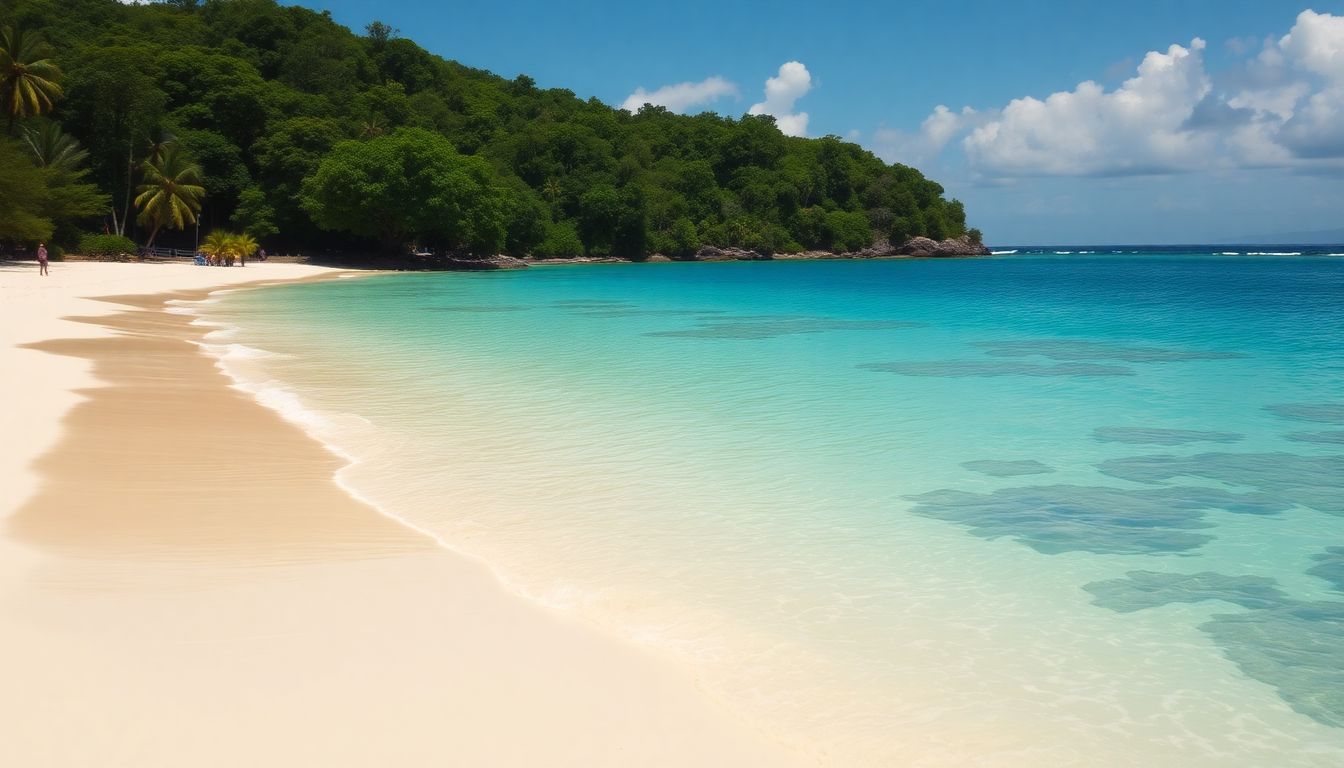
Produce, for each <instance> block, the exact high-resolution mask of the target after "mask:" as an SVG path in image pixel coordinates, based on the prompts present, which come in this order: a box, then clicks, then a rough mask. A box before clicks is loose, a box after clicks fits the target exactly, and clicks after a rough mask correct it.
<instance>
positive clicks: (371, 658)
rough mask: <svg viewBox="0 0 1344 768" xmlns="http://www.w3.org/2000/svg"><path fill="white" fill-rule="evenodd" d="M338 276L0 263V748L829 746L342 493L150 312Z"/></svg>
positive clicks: (601, 757)
mask: <svg viewBox="0 0 1344 768" xmlns="http://www.w3.org/2000/svg"><path fill="white" fill-rule="evenodd" d="M335 274H337V273H336V272H335V271H333V270H326V269H322V268H317V267H309V266H300V265H291V264H278V263H254V264H249V265H248V266H247V267H245V268H234V269H224V268H206V267H193V266H188V265H178V264H111V263H80V262H76V263H54V264H52V266H51V275H50V276H49V277H46V278H43V277H39V276H38V274H37V266H36V264H33V263H0V370H3V372H4V375H3V377H0V381H3V387H4V390H3V392H4V398H3V399H4V403H5V405H4V407H3V408H0V436H3V441H2V442H3V450H0V487H3V488H4V489H5V491H4V493H3V494H0V680H3V683H2V684H0V722H3V723H5V728H4V732H5V736H4V738H0V765H6V766H92V765H97V766H117V765H125V766H137V767H149V766H174V767H176V766H240V765H248V766H303V765H314V766H316V765H321V766H429V765H433V766H457V765H460V766H487V765H488V766H512V765H519V766H568V765H573V766H633V765H638V766H655V765H667V766H674V765H675V766H688V765H732V766H751V765H757V766H787V765H807V764H817V763H818V762H820V761H821V758H819V757H816V756H804V755H800V754H799V753H797V752H795V751H793V750H791V749H789V748H786V747H784V746H782V745H779V744H775V743H773V742H772V741H770V740H768V739H767V738H766V737H764V736H762V735H760V734H759V733H758V732H757V731H756V730H754V729H753V728H751V727H750V726H749V724H747V723H745V722H743V721H741V720H739V719H738V718H737V717H736V716H735V715H733V714H731V713H729V712H727V711H725V710H723V709H721V708H720V707H719V706H718V705H717V704H716V703H715V702H713V701H711V700H710V699H709V698H708V697H707V696H706V695H704V694H703V693H702V692H701V691H700V690H699V689H698V687H697V685H696V681H695V680H694V679H693V677H692V675H691V674H690V673H689V672H688V671H687V670H685V669H683V668H682V667H680V666H678V665H677V664H676V663H675V662H673V661H672V660H670V659H666V658H663V657H661V656H659V655H657V654H656V653H655V652H654V651H651V650H649V649H645V648H641V647H636V646H633V645H630V644H627V643H625V642H623V641H620V640H618V639H616V638H612V637H608V636H607V635H605V634H603V633H601V632H599V631H597V630H595V629H593V628H591V627H588V626H585V625H582V624H580V623H577V622H576V621H574V620H572V619H570V618H569V617H567V616H565V615H562V614H557V613H553V612H550V611H548V610H546V609H543V608H541V607H539V606H537V605H534V604H532V603H529V602H528V601H526V600H524V599H522V598H520V597H517V596H515V595H513V594H511V593H509V592H507V591H506V590H504V589H503V588H502V587H501V586H500V585H499V584H498V583H497V582H496V580H495V579H494V577H493V576H492V575H491V574H490V573H489V572H488V571H487V569H486V568H485V567H484V566H482V565H481V564H479V563H476V562H473V561H470V560H468V559H466V558H463V557H461V556H458V555H457V554H455V553H453V552H450V551H448V550H445V549H443V548H441V547H439V546H437V545H435V544H434V542H432V541H430V540H429V539H427V538H425V537H423V536H421V535H420V534H418V533H416V532H415V531H413V530H410V529H408V528H406V527H404V526H402V525H400V524H398V523H397V522H396V521H394V520H391V519H390V518H387V517H385V516H383V515H381V514H380V513H379V512H378V511H377V510H375V509H373V508H371V507H369V506H367V505H365V504H363V503H362V502H360V501H358V500H356V499H354V498H352V497H350V496H348V495H347V494H345V493H344V492H343V491H342V490H341V489H340V488H339V487H338V486H337V485H336V484H335V482H333V480H332V475H333V473H334V472H335V471H336V470H337V469H338V468H339V467H340V466H341V462H340V460H339V459H338V458H337V457H336V456H334V455H333V454H331V453H329V452H328V451H326V450H325V449H324V448H323V447H322V446H321V445H319V444H318V443H316V442H315V441H313V440H312V439H311V438H309V437H308V436H307V435H305V434H304V433H303V432H302V431H301V430H300V429H299V428H298V427H296V426H294V425H292V424H290V423H288V422H286V421H284V420H283V419H282V418H281V417H280V416H278V415H277V414H276V413H274V412H272V411H270V410H267V409H266V408H263V407H262V406H260V405H258V404H257V403H256V402H254V401H253V400H252V399H251V397H250V396H248V395H246V394H244V393H242V392H240V391H238V390H236V389H233V388H231V387H230V386H229V380H228V379H227V378H226V377H225V376H224V375H223V374H222V373H221V372H219V370H218V369H217V368H216V366H215V364H214V361H213V360H212V359H211V358H209V357H208V356H207V355H205V354H204V353H203V352H202V351H200V350H199V348H198V347H197V346H195V345H194V344H192V343H191V341H192V340H195V339H198V338H199V336H200V335H201V333H202V332H203V329H201V328H200V327H197V326H192V325H190V324H189V320H190V318H188V317H185V316H182V315H176V314H170V313H168V312H165V311H163V307H164V302H165V301H166V300H168V299H171V298H187V299H189V298H199V297H202V296H204V295H205V294H206V293H208V291H210V290H212V289H217V288H223V287H228V286H235V285H242V284H248V283H257V282H264V281H284V280H299V279H320V278H323V277H331V276H334V275H335ZM98 297H116V298H98Z"/></svg>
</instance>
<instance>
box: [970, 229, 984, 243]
mask: <svg viewBox="0 0 1344 768" xmlns="http://www.w3.org/2000/svg"><path fill="white" fill-rule="evenodd" d="M966 236H967V237H969V238H971V242H972V243H975V244H976V245H980V244H981V243H982V242H984V239H985V236H984V235H983V234H981V232H980V230H978V229H976V228H975V227H971V228H970V229H968V230H966Z"/></svg>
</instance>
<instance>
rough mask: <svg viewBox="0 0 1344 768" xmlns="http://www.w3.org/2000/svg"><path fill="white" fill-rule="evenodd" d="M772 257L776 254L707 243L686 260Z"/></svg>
mask: <svg viewBox="0 0 1344 768" xmlns="http://www.w3.org/2000/svg"><path fill="white" fill-rule="evenodd" d="M772 258H774V256H773V255H771V254H768V253H761V252H760V251H749V250H747V249H745V248H732V247H729V248H720V247H718V246H717V245H706V246H703V247H701V248H700V250H698V251H696V252H695V253H694V254H692V255H691V256H689V257H688V258H686V259H684V261H769V260H770V259H772Z"/></svg>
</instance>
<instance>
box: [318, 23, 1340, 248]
mask: <svg viewBox="0 0 1344 768" xmlns="http://www.w3.org/2000/svg"><path fill="white" fill-rule="evenodd" d="M302 4H303V5H307V6H310V7H314V8H320V9H329V10H331V12H332V14H333V16H334V17H335V18H336V19H337V20H338V21H340V22H342V23H344V24H347V25H349V26H351V27H353V28H356V29H359V28H362V27H363V25H364V24H366V23H368V22H369V21H372V20H374V19H379V20H381V21H384V22H386V23H388V24H391V25H392V26H394V27H397V28H399V29H400V30H401V31H402V34H403V35H404V36H406V37H410V38H412V39H414V40H415V41H417V42H418V43H420V44H421V45H423V46H424V47H425V48H427V49H429V50H430V51H433V52H434V53H438V54H440V55H443V56H446V57H448V58H453V59H457V60H459V61H462V62H463V63H465V64H468V65H471V66H475V67H481V68H484V69H489V70H492V71H494V72H496V73H499V74H501V75H504V76H506V77H512V76H514V75H516V74H519V73H525V74H529V75H531V76H532V77H534V78H536V80H537V81H538V83H539V84H540V85H542V86H543V87H564V88H569V89H571V90H573V91H574V92H576V93H577V94H578V95H580V96H582V97H585V98H586V97H590V96H596V97H597V98H599V99H601V100H603V101H605V102H607V103H609V104H612V105H615V106H620V105H621V104H623V103H626V102H627V101H629V103H630V104H632V105H633V104H635V103H637V102H638V101H641V100H646V99H647V100H653V101H660V102H662V103H665V104H667V105H668V106H669V107H670V108H675V109H678V110H681V111H689V112H698V111H703V110H712V111H716V112H720V113H723V114H730V115H739V114H742V113H744V112H747V111H756V112H767V113H770V114H774V115H776V117H777V119H778V120H779V122H780V124H781V127H784V128H786V130H788V131H790V132H793V133H799V134H805V135H808V136H821V135H825V134H836V135H840V136H844V137H847V138H850V139H852V140H854V141H857V142H859V143H860V144H862V145H864V146H866V147H868V148H869V149H872V150H873V151H874V152H877V153H878V154H879V155H880V156H882V157H883V158H884V159H887V160H889V161H899V162H905V163H908V164H910V165H914V166H915V167H918V168H920V169H921V170H923V171H924V172H925V173H926V174H928V175H930V176H931V177H933V178H935V179H937V180H938V181H940V182H941V183H943V185H944V186H945V187H947V188H948V190H949V192H950V193H951V194H953V195H955V196H957V197H959V198H961V199H962V200H963V201H965V203H966V205H967V209H968V211H969V215H970V218H971V220H972V224H975V225H978V226H980V228H981V229H983V230H984V231H985V233H986V237H987V239H989V240H990V241H991V242H994V243H1005V244H1007V243H1022V244H1025V243H1100V242H1117V243H1118V242H1126V243H1133V242H1198V241H1210V240H1221V239H1226V238H1230V237H1235V236H1237V235H1242V234H1257V233H1266V232H1286V231H1307V230H1321V229H1335V228H1340V227H1344V0H1328V1H1326V2H1321V1H1320V0H1298V1H1297V2H1281V1H1280V0H1179V1H1177V0H1129V2H1125V3H1116V2H1099V1H1097V0H1073V1H1072V2H1063V1H1061V2H1027V1H1025V0H1018V1H1017V2H1007V1H1006V0H961V1H960V2H957V1H955V0H941V1H937V0H914V1H906V2H899V1H898V0H887V2H872V3H868V2H829V3H819V2H816V1H815V0H810V1H809V2H794V1H793V0H782V1H777V2H770V3H764V2H754V3H741V2H730V1H727V0H718V2H707V1H705V0H691V1H689V2H681V3H678V4H675V5H670V4H669V5H658V4H636V3H621V2H606V1H603V2H589V3H572V4H566V3H556V2H534V1H533V0H527V1H526V2H512V3H506V2H498V3H479V4H471V5H470V7H465V6H466V5H467V4H461V5H459V4H456V3H454V4H446V3H442V2H439V1H438V0H399V1H398V2H386V1H385V0H384V2H374V1H373V0H304V1H303V3H302ZM1308 10H1310V11H1311V13H1310V14H1308V13H1304V12H1306V11H1308ZM1173 46H1176V47H1173ZM1141 67H1142V68H1143V70H1142V71H1140V68H1141ZM767 82H768V83H769V93H768V94H767V92H766V91H767ZM677 86H680V87H677ZM1052 94H1056V95H1055V96H1053V97H1052ZM632 97H633V98H632ZM940 107H941V109H940Z"/></svg>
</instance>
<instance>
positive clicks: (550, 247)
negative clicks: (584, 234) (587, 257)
mask: <svg viewBox="0 0 1344 768" xmlns="http://www.w3.org/2000/svg"><path fill="white" fill-rule="evenodd" d="M536 254H537V255H538V256H542V257H545V258H548V259H568V258H572V257H574V256H580V255H582V254H583V240H581V239H580V238H579V231H578V229H577V228H575V226H574V225H573V224H572V223H570V222H568V221H561V222H557V223H555V224H552V225H551V226H549V227H547V229H546V239H544V240H542V241H541V244H540V245H538V246H537V248H536Z"/></svg>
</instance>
